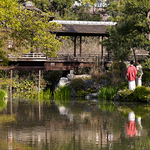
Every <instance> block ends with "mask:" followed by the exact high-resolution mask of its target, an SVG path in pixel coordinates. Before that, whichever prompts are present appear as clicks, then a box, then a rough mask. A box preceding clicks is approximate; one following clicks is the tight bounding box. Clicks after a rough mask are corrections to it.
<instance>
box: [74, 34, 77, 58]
mask: <svg viewBox="0 0 150 150" xmlns="http://www.w3.org/2000/svg"><path fill="white" fill-rule="evenodd" d="M76 39H77V37H76V36H75V37H74V57H76Z"/></svg>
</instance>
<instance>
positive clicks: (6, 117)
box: [0, 115, 16, 124]
mask: <svg viewBox="0 0 150 150" xmlns="http://www.w3.org/2000/svg"><path fill="white" fill-rule="evenodd" d="M15 117H16V116H15V115H2V116H0V124H5V123H9V122H12V121H14V122H15V121H16V119H15Z"/></svg>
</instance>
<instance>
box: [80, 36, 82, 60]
mask: <svg viewBox="0 0 150 150" xmlns="http://www.w3.org/2000/svg"><path fill="white" fill-rule="evenodd" d="M81 55H82V36H80V57H81Z"/></svg>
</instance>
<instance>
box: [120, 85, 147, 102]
mask: <svg viewBox="0 0 150 150" xmlns="http://www.w3.org/2000/svg"><path fill="white" fill-rule="evenodd" d="M118 94H119V96H120V97H121V100H128V101H145V102H147V101H149V100H150V88H147V87H145V86H137V87H136V88H135V90H134V91H132V90H129V89H127V88H126V89H124V90H123V91H120V92H118Z"/></svg>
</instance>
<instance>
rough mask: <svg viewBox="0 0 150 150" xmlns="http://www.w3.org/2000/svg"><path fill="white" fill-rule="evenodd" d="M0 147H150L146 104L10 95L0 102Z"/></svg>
mask: <svg viewBox="0 0 150 150" xmlns="http://www.w3.org/2000/svg"><path fill="white" fill-rule="evenodd" d="M131 112H132V114H131V116H129V114H130V113H131ZM134 115H135V116H134ZM0 149H1V150H26V149H28V150H100V149H101V150H109V149H111V150H130V149H135V150H140V149H145V150H149V149H150V105H148V104H140V103H119V102H110V101H105V100H104V101H100V102H91V101H77V100H71V101H70V100H69V101H58V100H57V101H54V100H23V99H12V98H9V99H8V100H5V101H1V102H0Z"/></svg>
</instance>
